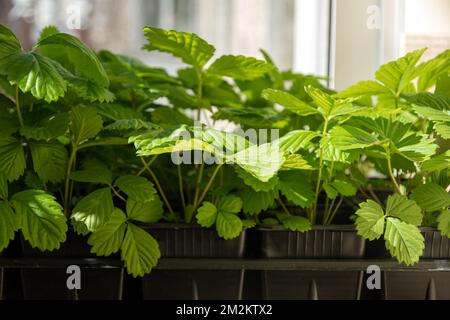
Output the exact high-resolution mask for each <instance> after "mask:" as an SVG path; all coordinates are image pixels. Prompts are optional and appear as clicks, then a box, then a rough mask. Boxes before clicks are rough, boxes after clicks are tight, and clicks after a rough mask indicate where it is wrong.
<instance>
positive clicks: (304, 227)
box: [277, 213, 311, 232]
mask: <svg viewBox="0 0 450 320" xmlns="http://www.w3.org/2000/svg"><path fill="white" fill-rule="evenodd" d="M277 218H278V220H280V222H281V224H282V226H283V227H285V228H286V229H288V230H291V231H299V232H306V231H309V230H311V222H310V221H309V220H308V219H306V218H305V217H300V216H293V215H290V214H286V213H279V214H277Z"/></svg>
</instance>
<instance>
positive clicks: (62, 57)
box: [36, 33, 109, 87]
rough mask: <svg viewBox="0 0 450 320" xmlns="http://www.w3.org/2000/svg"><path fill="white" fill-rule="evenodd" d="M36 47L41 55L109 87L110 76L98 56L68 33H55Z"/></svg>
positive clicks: (100, 84) (43, 39)
mask: <svg viewBox="0 0 450 320" xmlns="http://www.w3.org/2000/svg"><path fill="white" fill-rule="evenodd" d="M36 47H37V48H39V49H40V52H41V54H43V55H44V56H47V57H49V58H51V59H52V60H55V61H58V62H59V63H61V64H62V65H63V66H64V67H65V68H67V69H68V70H70V71H71V72H72V73H74V74H77V75H81V76H82V77H84V78H86V79H88V80H90V81H92V82H93V83H95V84H98V85H99V86H102V87H108V86H109V78H108V75H107V74H106V71H105V69H103V66H102V64H101V62H100V60H99V59H98V57H97V55H96V54H95V53H94V51H92V50H91V49H90V48H88V47H87V46H86V45H85V44H84V43H83V42H81V41H80V40H79V39H78V38H76V37H74V36H72V35H70V34H66V33H53V34H51V35H49V36H47V37H44V38H42V39H41V40H40V41H39V42H38V43H37V44H36Z"/></svg>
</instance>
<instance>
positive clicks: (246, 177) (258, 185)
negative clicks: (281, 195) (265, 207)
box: [236, 170, 278, 192]
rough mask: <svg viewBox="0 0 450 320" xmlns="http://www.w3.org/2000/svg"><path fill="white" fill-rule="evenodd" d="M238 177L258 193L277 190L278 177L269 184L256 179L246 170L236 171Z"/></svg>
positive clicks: (271, 179)
mask: <svg viewBox="0 0 450 320" xmlns="http://www.w3.org/2000/svg"><path fill="white" fill-rule="evenodd" d="M236 173H237V176H238V177H239V178H241V179H242V180H243V181H244V183H245V184H246V185H247V186H250V187H251V188H252V189H253V190H255V191H256V192H260V191H270V190H273V189H275V187H276V186H277V184H278V177H277V176H273V177H272V178H270V179H269V180H268V181H267V182H262V181H261V180H259V179H258V178H255V177H254V176H253V175H252V174H250V173H248V172H246V171H244V170H236Z"/></svg>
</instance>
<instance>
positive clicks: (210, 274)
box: [142, 224, 246, 300]
mask: <svg viewBox="0 0 450 320" xmlns="http://www.w3.org/2000/svg"><path fill="white" fill-rule="evenodd" d="M144 228H145V229H146V230H147V231H148V232H149V233H150V234H151V235H152V236H154V237H155V238H156V239H157V240H158V243H159V246H160V250H161V257H162V258H186V259H188V258H195V259H202V258H243V257H244V251H245V239H246V234H245V231H244V232H243V233H242V234H241V235H240V236H239V237H238V238H236V239H232V240H224V239H221V238H219V236H218V235H217V232H216V231H215V230H212V229H205V228H201V227H200V226H198V225H193V224H153V225H146V226H144ZM243 281H244V270H153V271H152V272H151V273H150V274H149V275H147V276H145V277H144V278H143V280H142V284H143V296H144V299H146V300H160V299H194V300H196V299H215V300H218V299H241V298H242V294H243Z"/></svg>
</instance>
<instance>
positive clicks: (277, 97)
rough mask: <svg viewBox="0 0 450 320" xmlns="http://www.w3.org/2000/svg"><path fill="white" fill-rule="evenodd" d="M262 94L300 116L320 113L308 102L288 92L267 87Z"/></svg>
mask: <svg viewBox="0 0 450 320" xmlns="http://www.w3.org/2000/svg"><path fill="white" fill-rule="evenodd" d="M262 96H263V98H264V99H266V100H268V101H270V102H273V103H276V104H279V105H281V106H283V107H284V108H286V109H287V110H289V111H291V112H293V113H295V114H297V115H299V116H308V115H311V114H316V113H319V111H318V110H317V109H316V108H314V107H312V106H311V105H309V104H308V103H306V102H303V101H302V100H300V99H298V98H297V97H295V96H293V95H292V94H290V93H288V92H284V91H281V90H275V89H265V90H264V91H263V92H262Z"/></svg>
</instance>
